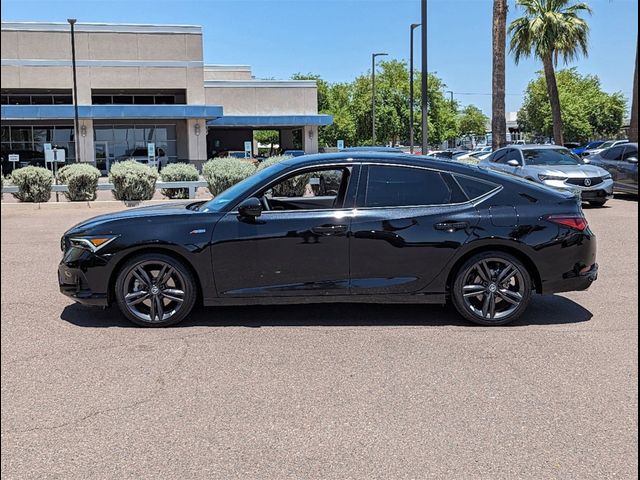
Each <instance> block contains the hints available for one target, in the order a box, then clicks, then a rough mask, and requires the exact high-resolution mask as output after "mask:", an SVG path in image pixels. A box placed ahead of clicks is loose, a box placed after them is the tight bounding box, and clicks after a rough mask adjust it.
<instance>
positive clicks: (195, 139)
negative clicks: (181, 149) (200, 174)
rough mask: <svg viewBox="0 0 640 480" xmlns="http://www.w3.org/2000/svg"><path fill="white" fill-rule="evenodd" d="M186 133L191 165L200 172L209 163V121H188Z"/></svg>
mask: <svg viewBox="0 0 640 480" xmlns="http://www.w3.org/2000/svg"><path fill="white" fill-rule="evenodd" d="M185 133H186V137H187V152H188V158H189V163H192V164H194V165H195V166H196V168H197V169H198V170H200V169H201V168H202V165H203V164H204V162H206V161H207V121H206V120H205V119H204V118H190V119H188V120H187V122H186V132H185Z"/></svg>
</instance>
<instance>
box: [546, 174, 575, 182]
mask: <svg viewBox="0 0 640 480" xmlns="http://www.w3.org/2000/svg"><path fill="white" fill-rule="evenodd" d="M538 178H539V179H540V180H541V181H543V182H546V181H547V180H559V181H561V182H564V181H565V180H567V178H569V177H559V176H558V175H542V174H540V175H538Z"/></svg>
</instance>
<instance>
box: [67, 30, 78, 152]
mask: <svg viewBox="0 0 640 480" xmlns="http://www.w3.org/2000/svg"><path fill="white" fill-rule="evenodd" d="M67 22H69V25H71V66H72V68H73V110H74V123H73V139H74V141H75V143H76V162H80V140H79V138H78V131H79V128H78V126H79V124H80V121H79V120H78V79H77V77H76V35H75V29H74V25H75V23H76V19H75V18H68V19H67Z"/></svg>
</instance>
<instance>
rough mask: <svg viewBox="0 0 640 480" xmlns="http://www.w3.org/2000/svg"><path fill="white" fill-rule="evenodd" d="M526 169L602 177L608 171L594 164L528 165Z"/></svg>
mask: <svg viewBox="0 0 640 480" xmlns="http://www.w3.org/2000/svg"><path fill="white" fill-rule="evenodd" d="M527 170H529V171H534V172H536V173H538V174H544V175H558V176H561V175H563V176H566V177H569V178H589V177H602V176H604V175H607V174H608V172H607V171H606V170H604V169H602V168H600V167H597V166H595V165H530V166H528V167H527Z"/></svg>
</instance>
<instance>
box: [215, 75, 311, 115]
mask: <svg viewBox="0 0 640 480" xmlns="http://www.w3.org/2000/svg"><path fill="white" fill-rule="evenodd" d="M256 82H259V81H256ZM269 83H270V84H274V83H276V82H269ZM284 83H289V82H284ZM205 99H206V103H207V104H211V105H223V106H224V114H225V115H290V114H295V115H315V114H317V113H318V93H317V88H316V87H308V88H301V87H250V86H248V87H224V86H215V87H214V86H208V87H206V88H205Z"/></svg>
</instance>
